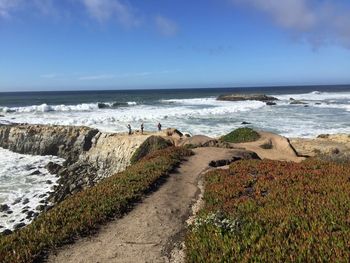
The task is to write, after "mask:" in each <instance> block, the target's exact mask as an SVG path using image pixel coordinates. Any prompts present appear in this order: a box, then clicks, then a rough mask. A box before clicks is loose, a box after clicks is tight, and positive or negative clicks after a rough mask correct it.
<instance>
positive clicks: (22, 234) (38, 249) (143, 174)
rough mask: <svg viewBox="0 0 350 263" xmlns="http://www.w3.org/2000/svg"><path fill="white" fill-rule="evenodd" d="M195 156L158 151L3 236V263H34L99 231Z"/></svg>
mask: <svg viewBox="0 0 350 263" xmlns="http://www.w3.org/2000/svg"><path fill="white" fill-rule="evenodd" d="M191 153H192V152H191V151H189V150H186V149H183V148H168V149H165V150H162V151H157V152H154V153H152V154H150V155H148V156H147V157H146V158H144V159H143V160H141V161H139V162H138V163H137V164H135V165H133V166H130V167H129V168H128V169H127V170H125V171H124V172H121V173H118V174H115V175H113V176H111V177H109V178H106V179H105V180H103V181H101V182H100V183H99V184H97V185H96V186H94V187H92V188H88V189H86V190H84V191H82V192H80V193H78V194H75V195H73V196H70V197H68V198H67V199H65V200H64V201H63V202H61V203H60V204H58V205H56V206H55V207H53V208H52V209H51V210H49V211H48V212H45V213H42V214H41V215H40V216H39V217H38V218H37V219H36V220H35V221H33V222H32V223H31V224H30V225H28V226H27V227H25V228H22V229H20V230H18V231H16V232H14V233H13V234H11V235H9V236H1V237H0V262H1V263H7V262H8V263H19V262H21V263H27V262H33V261H35V260H36V259H38V257H40V256H41V255H42V254H43V253H44V252H45V251H47V250H49V249H54V248H56V247H58V246H60V245H62V244H65V243H67V242H70V241H72V240H73V239H74V238H76V237H77V236H79V235H87V234H90V233H91V232H94V231H96V229H98V227H99V226H100V225H101V224H103V223H104V222H106V221H108V220H110V219H112V218H115V217H120V216H122V215H123V214H124V213H126V212H127V211H128V210H129V209H130V208H131V206H132V204H133V203H134V202H136V201H138V200H140V199H141V197H142V196H144V194H145V193H147V191H149V190H150V189H152V188H153V187H154V186H155V185H156V183H157V181H158V180H159V179H160V178H161V177H164V176H167V174H168V173H169V172H170V171H171V170H173V169H174V168H175V167H176V166H177V165H178V164H179V163H180V161H181V159H182V158H183V157H184V156H188V155H191Z"/></svg>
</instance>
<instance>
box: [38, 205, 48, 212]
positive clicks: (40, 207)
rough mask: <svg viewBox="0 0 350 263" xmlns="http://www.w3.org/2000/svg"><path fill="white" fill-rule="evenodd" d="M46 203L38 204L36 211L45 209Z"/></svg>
mask: <svg viewBox="0 0 350 263" xmlns="http://www.w3.org/2000/svg"><path fill="white" fill-rule="evenodd" d="M45 207H46V205H38V206H37V207H36V208H35V209H36V210H38V211H43V210H44V209H45Z"/></svg>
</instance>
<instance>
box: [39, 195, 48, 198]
mask: <svg viewBox="0 0 350 263" xmlns="http://www.w3.org/2000/svg"><path fill="white" fill-rule="evenodd" d="M46 195H47V194H41V195H39V198H44V197H45V196H46Z"/></svg>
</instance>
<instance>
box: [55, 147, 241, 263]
mask: <svg viewBox="0 0 350 263" xmlns="http://www.w3.org/2000/svg"><path fill="white" fill-rule="evenodd" d="M194 152H195V155H193V156H191V157H189V158H188V160H187V161H186V162H184V163H182V164H181V166H180V168H179V169H178V171H177V172H176V173H172V174H171V175H170V176H169V178H168V180H167V181H166V183H165V184H164V185H162V186H161V188H160V189H159V190H158V191H156V192H154V193H152V194H151V195H149V196H148V197H146V198H145V199H144V200H143V201H142V202H141V203H140V204H138V205H136V206H135V208H134V209H133V210H132V211H131V212H129V213H128V214H127V215H126V216H124V217H123V218H121V219H117V220H114V221H112V222H110V223H108V224H107V225H105V226H103V227H102V228H101V229H100V231H99V232H98V234H96V235H95V236H93V237H89V238H83V239H80V240H78V241H77V242H76V243H74V244H72V245H67V246H64V247H63V248H62V249H61V250H59V251H58V252H57V253H56V254H55V255H54V254H52V255H50V256H49V258H48V262H50V263H52V262H65V263H69V262H72V263H73V262H74V263H80V262H81V263H87V262H89V263H90V262H91V263H97V262H99V263H105V262H123V263H129V262H130V263H131V262H132V263H138V262H152V263H156V262H162V263H164V262H173V260H174V259H171V251H172V250H173V249H174V248H175V245H176V244H177V243H178V241H180V240H181V237H182V236H183V233H184V229H185V225H186V224H185V221H186V220H187V219H188V217H189V215H190V214H191V206H192V204H193V203H194V201H196V197H197V194H198V181H199V178H200V175H201V174H202V173H203V172H204V171H205V170H207V169H208V164H209V162H210V161H213V160H226V159H231V158H232V157H233V156H236V155H237V153H238V152H239V151H238V150H233V149H222V148H209V147H208V148H197V149H195V150H194Z"/></svg>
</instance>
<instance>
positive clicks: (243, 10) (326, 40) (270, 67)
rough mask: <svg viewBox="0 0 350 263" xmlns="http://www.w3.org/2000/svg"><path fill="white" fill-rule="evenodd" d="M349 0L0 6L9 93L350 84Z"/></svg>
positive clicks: (93, 0)
mask: <svg viewBox="0 0 350 263" xmlns="http://www.w3.org/2000/svg"><path fill="white" fill-rule="evenodd" d="M349 14H350V3H349V1H347V0H201V1H198V0H192V1H191V0H176V1H174V0H155V1H151V0H145V1H135V0H134V1H131V0H0V91H32V90H79V89H143V88H147V89H150V88H194V87H196V88H197V87H198V88H200V87H202V88H204V87H237V86H238V87H244V86H269V85H308V84H349V83H350V15H349Z"/></svg>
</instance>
